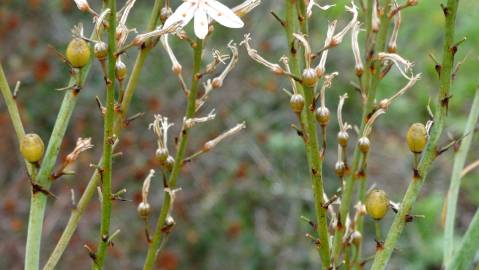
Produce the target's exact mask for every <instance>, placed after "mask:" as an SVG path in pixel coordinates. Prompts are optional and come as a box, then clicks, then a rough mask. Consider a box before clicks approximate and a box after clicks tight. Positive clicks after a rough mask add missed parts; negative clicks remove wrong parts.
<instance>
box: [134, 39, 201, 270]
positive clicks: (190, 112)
mask: <svg viewBox="0 0 479 270" xmlns="http://www.w3.org/2000/svg"><path fill="white" fill-rule="evenodd" d="M202 52H203V40H201V39H197V40H196V46H195V48H194V60H193V61H194V63H193V75H192V79H191V81H192V83H191V89H190V92H189V94H188V101H187V105H186V114H185V118H186V119H189V118H192V117H193V116H194V114H195V109H196V96H197V93H198V85H199V80H200V76H199V73H200V69H201V57H202ZM188 135H189V130H188V129H182V134H181V136H180V141H179V146H178V150H177V152H176V156H175V164H174V165H173V168H172V170H171V173H170V177H169V179H168V187H169V188H170V190H173V189H174V188H175V187H176V182H177V179H178V175H179V174H180V169H181V166H182V164H183V158H184V156H185V152H186V145H187V144H188ZM170 195H171V194H170V193H168V192H165V193H164V197H163V205H162V207H161V211H160V216H159V217H158V221H157V223H156V229H155V233H154V235H153V238H152V240H151V243H150V246H149V247H148V253H147V255H146V259H145V265H144V266H143V269H144V270H151V269H153V265H154V263H155V259H156V254H157V250H158V248H159V246H160V243H161V239H162V236H163V232H162V228H163V225H164V224H165V220H166V217H167V216H168V213H169V212H170V208H171V203H172V198H171V196H170Z"/></svg>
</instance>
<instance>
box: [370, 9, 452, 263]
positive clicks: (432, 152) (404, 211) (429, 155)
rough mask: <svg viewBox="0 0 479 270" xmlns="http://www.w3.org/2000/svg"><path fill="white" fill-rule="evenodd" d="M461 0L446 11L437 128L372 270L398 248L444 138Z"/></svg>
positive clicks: (433, 128) (436, 118) (384, 261)
mask: <svg viewBox="0 0 479 270" xmlns="http://www.w3.org/2000/svg"><path fill="white" fill-rule="evenodd" d="M458 2H459V1H458V0H448V2H447V6H446V7H444V9H445V12H444V15H445V17H446V23H445V42H444V48H443V60H442V65H441V72H440V86H439V95H438V100H437V107H436V112H435V114H434V126H433V127H432V130H431V133H430V136H429V139H428V143H427V145H426V149H425V151H424V155H423V157H422V159H421V161H420V162H419V166H418V169H417V172H415V173H414V177H413V179H412V181H411V183H410V184H409V187H408V189H407V191H406V194H405V195H404V198H403V200H402V202H401V207H400V209H399V212H398V213H397V214H396V217H395V218H394V221H393V224H392V225H391V228H390V229H389V233H388V235H387V237H386V242H385V243H384V249H382V250H381V251H379V252H378V253H377V254H376V257H375V258H374V262H373V265H372V267H371V269H372V270H379V269H385V267H386V264H387V263H388V261H389V259H390V257H391V254H392V252H393V250H394V247H395V246H396V243H397V241H398V239H399V236H400V235H401V232H402V231H403V229H404V226H405V224H406V215H408V214H409V212H410V210H411V208H412V205H413V204H414V202H415V201H416V199H417V196H418V194H419V192H420V190H421V188H422V186H423V184H424V180H425V179H426V176H427V173H428V170H429V167H430V165H431V164H432V162H433V161H434V159H435V158H436V155H437V150H436V147H437V142H438V140H439V137H440V136H441V133H442V130H443V128H444V121H445V117H446V114H447V106H448V99H449V90H450V88H451V83H452V78H451V75H452V70H453V65H454V54H455V52H456V50H457V48H453V46H454V32H455V23H456V13H457V7H458Z"/></svg>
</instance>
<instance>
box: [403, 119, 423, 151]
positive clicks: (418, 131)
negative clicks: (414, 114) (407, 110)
mask: <svg viewBox="0 0 479 270" xmlns="http://www.w3.org/2000/svg"><path fill="white" fill-rule="evenodd" d="M406 141H407V145H408V146H409V150H411V152H413V153H421V152H422V151H423V150H424V147H425V146H426V143H427V131H426V127H425V126H424V125H423V124H421V123H415V124H412V125H411V127H410V128H409V130H408V131H407V135H406Z"/></svg>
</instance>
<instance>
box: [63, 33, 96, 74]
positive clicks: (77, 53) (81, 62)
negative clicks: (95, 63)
mask: <svg viewBox="0 0 479 270" xmlns="http://www.w3.org/2000/svg"><path fill="white" fill-rule="evenodd" d="M66 57H67V60H68V62H70V64H71V65H72V66H73V67H74V68H82V67H84V66H85V65H86V64H88V61H89V60H90V47H89V46H88V43H87V42H86V41H85V40H83V39H81V38H74V39H72V40H71V41H70V43H68V47H67V51H66Z"/></svg>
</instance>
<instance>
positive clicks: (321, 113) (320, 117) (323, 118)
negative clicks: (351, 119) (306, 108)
mask: <svg viewBox="0 0 479 270" xmlns="http://www.w3.org/2000/svg"><path fill="white" fill-rule="evenodd" d="M314 114H315V116H316V120H317V121H318V123H319V124H320V125H321V126H323V127H324V126H326V125H327V124H328V122H329V110H328V108H326V107H318V108H317V109H316V111H315V112H314Z"/></svg>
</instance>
